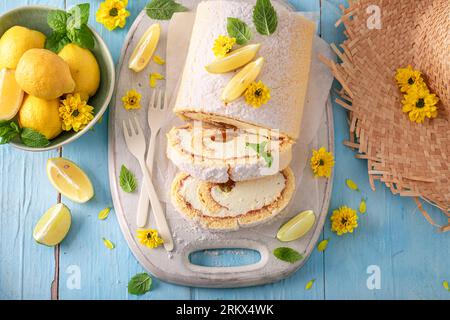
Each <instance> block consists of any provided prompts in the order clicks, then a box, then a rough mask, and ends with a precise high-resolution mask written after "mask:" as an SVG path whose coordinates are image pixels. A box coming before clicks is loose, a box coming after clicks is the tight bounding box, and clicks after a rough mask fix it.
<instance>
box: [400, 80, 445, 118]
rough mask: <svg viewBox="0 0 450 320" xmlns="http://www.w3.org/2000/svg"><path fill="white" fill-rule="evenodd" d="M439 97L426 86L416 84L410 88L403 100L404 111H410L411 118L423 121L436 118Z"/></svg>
mask: <svg viewBox="0 0 450 320" xmlns="http://www.w3.org/2000/svg"><path fill="white" fill-rule="evenodd" d="M438 102H439V98H438V97H437V96H436V95H435V94H432V93H431V92H430V91H429V90H428V88H427V87H426V86H422V85H414V86H411V88H410V89H409V90H408V92H407V93H406V94H405V96H404V100H402V104H403V112H404V113H408V115H409V120H411V121H413V122H417V123H423V122H424V121H425V118H436V117H437V115H438V109H437V107H436V104H437V103H438Z"/></svg>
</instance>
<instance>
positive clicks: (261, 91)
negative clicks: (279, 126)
mask: <svg viewBox="0 0 450 320" xmlns="http://www.w3.org/2000/svg"><path fill="white" fill-rule="evenodd" d="M269 100H270V89H269V88H268V87H266V85H265V84H264V83H262V81H261V80H260V81H258V82H253V83H251V84H250V85H249V86H248V88H247V90H245V101H246V102H247V104H249V105H251V106H252V107H254V108H260V107H261V106H262V105H263V104H266V103H267V102H268V101H269Z"/></svg>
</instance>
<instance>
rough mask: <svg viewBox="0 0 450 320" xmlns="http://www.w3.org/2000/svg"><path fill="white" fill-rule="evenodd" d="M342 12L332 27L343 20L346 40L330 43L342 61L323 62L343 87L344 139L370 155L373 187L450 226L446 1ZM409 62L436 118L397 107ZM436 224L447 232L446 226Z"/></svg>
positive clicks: (371, 0)
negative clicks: (416, 117)
mask: <svg viewBox="0 0 450 320" xmlns="http://www.w3.org/2000/svg"><path fill="white" fill-rule="evenodd" d="M373 5H376V6H378V7H379V8H380V9H381V29H370V28H369V27H368V19H369V18H370V17H371V16H373V11H371V10H370V6H373ZM368 8H369V9H368ZM341 9H342V10H343V16H342V18H341V19H340V20H338V22H337V23H336V27H337V26H338V25H339V24H341V23H343V24H344V26H345V35H346V36H347V40H345V41H344V43H343V44H342V45H341V48H342V51H341V50H339V49H337V47H336V46H334V45H332V47H333V49H334V50H335V51H336V53H337V54H338V56H339V58H340V60H341V61H340V63H334V62H332V61H328V60H326V59H322V60H323V61H324V62H325V63H326V64H327V65H328V66H329V67H330V68H331V69H332V71H333V73H334V75H335V77H336V79H337V80H338V81H339V82H340V83H341V85H342V87H343V89H342V91H341V92H340V98H338V99H336V101H337V103H339V104H340V105H342V106H343V107H344V108H346V109H347V110H349V126H350V139H349V140H348V141H345V142H344V144H345V145H347V146H349V147H351V148H353V149H355V150H357V151H358V154H357V155H356V157H357V158H361V159H367V160H368V173H369V180H370V185H371V187H372V189H375V184H374V181H375V180H380V181H381V182H384V183H385V184H386V186H387V187H388V188H390V190H391V191H392V193H393V194H399V195H401V196H410V197H415V198H416V201H417V203H418V204H420V202H418V200H417V198H418V197H420V198H422V199H424V200H425V201H428V202H430V203H431V204H433V205H435V206H437V207H439V208H440V209H441V210H442V211H443V213H444V214H445V215H447V216H448V217H449V223H450V130H449V129H450V127H449V111H450V110H449V109H450V2H449V0H359V1H349V8H344V7H343V6H342V7H341ZM408 65H412V66H413V68H414V69H418V70H420V71H422V72H423V74H424V79H425V82H426V83H427V84H428V86H429V87H430V90H431V91H432V92H433V93H436V94H437V95H438V97H439V98H440V102H439V104H438V108H439V116H438V118H436V119H432V120H430V119H427V120H426V121H425V123H423V124H417V123H413V122H411V121H409V119H408V116H407V114H405V113H403V112H402V104H401V100H402V94H401V93H400V91H399V89H398V87H397V85H396V83H395V78H394V77H395V72H396V69H397V68H403V67H406V66H408ZM419 209H420V210H421V211H422V213H424V212H425V211H424V210H423V209H422V207H421V205H420V206H419ZM425 214H426V212H425ZM425 214H424V215H425ZM425 217H426V218H427V220H428V221H430V222H431V223H432V224H433V225H436V224H435V223H434V221H433V220H432V219H431V218H430V217H429V216H428V215H427V214H426V215H425ZM439 227H440V226H439ZM440 229H441V231H448V230H450V224H449V225H448V226H445V227H440Z"/></svg>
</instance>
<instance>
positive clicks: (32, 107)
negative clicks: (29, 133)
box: [19, 95, 62, 140]
mask: <svg viewBox="0 0 450 320" xmlns="http://www.w3.org/2000/svg"><path fill="white" fill-rule="evenodd" d="M19 124H20V126H21V127H22V128H30V129H33V130H36V131H39V132H40V133H42V134H43V135H44V136H45V137H46V138H47V139H49V140H51V139H53V138H56V137H57V136H58V135H59V134H60V133H61V132H62V122H61V119H60V117H59V99H53V100H43V99H40V98H37V97H35V96H30V95H28V96H26V98H25V100H24V102H23V104H22V107H21V108H20V111H19Z"/></svg>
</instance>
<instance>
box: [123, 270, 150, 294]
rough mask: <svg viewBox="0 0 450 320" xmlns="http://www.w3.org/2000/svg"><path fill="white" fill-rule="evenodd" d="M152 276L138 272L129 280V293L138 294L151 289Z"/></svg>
mask: <svg viewBox="0 0 450 320" xmlns="http://www.w3.org/2000/svg"><path fill="white" fill-rule="evenodd" d="M151 287H152V278H151V277H150V276H149V275H148V274H147V273H138V274H137V275H135V276H134V277H133V278H131V279H130V281H129V282H128V293H129V294H134V295H137V296H140V295H143V294H145V293H147V292H149V291H150V289H151Z"/></svg>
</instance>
